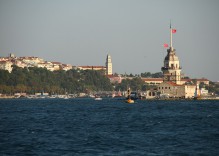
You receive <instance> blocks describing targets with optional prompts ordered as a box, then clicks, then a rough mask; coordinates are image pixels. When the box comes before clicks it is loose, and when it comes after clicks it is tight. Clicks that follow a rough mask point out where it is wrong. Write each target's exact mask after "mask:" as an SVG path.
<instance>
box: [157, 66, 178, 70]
mask: <svg viewBox="0 0 219 156" xmlns="http://www.w3.org/2000/svg"><path fill="white" fill-rule="evenodd" d="M176 69H182V67H181V66H180V67H179V68H176V67H162V68H161V70H162V71H163V70H176Z"/></svg>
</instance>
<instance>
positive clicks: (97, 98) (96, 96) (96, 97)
mask: <svg viewBox="0 0 219 156" xmlns="http://www.w3.org/2000/svg"><path fill="white" fill-rule="evenodd" d="M94 100H102V98H101V97H100V96H99V95H95V98H94Z"/></svg>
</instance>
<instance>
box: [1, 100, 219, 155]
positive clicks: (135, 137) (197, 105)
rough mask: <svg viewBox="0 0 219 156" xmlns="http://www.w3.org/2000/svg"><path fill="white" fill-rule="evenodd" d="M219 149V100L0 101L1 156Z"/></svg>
mask: <svg viewBox="0 0 219 156" xmlns="http://www.w3.org/2000/svg"><path fill="white" fill-rule="evenodd" d="M218 153H219V101H210V100H209V101H199V100H198V101H186V100H177V101H147V100H142V101H141V100H139V101H136V103H134V104H127V103H125V102H124V101H123V100H117V99H103V100H101V101H95V100H94V99H35V100H34V99H31V100H30V99H6V100H0V155H1V156H9V155H13V156H23V155H42V156H44V155H45V156H48V155H53V156H56V155H57V156H60V155H65V156H71V155H76V156H83V155H88V156H90V155H91V156H92V155H93V156H98V155H101V156H102V155H107V156H111V155H115V156H117V155H119V156H120V155H121V156H123V155H124V156H126V155H128V156H129V155H130V156H135V155H137V156H138V155H149V156H150V155H151V156H154V155H159V156H160V155H165V156H166V155H174V156H175V155H218Z"/></svg>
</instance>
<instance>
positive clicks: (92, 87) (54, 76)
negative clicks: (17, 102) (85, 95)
mask: <svg viewBox="0 0 219 156" xmlns="http://www.w3.org/2000/svg"><path fill="white" fill-rule="evenodd" d="M112 89H113V87H112V85H111V84H110V80H109V79H108V78H107V77H105V76H104V74H103V71H92V70H86V71H83V70H73V69H72V70H69V71H61V70H60V71H55V72H51V71H48V70H47V69H45V68H36V67H31V68H19V67H17V66H14V67H13V70H12V72H11V73H9V72H8V71H5V70H0V93H3V94H13V93H16V92H26V93H29V94H34V93H37V92H48V93H50V94H64V93H66V92H68V93H78V92H89V91H99V90H101V91H109V90H112Z"/></svg>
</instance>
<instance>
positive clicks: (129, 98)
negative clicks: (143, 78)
mask: <svg viewBox="0 0 219 156" xmlns="http://www.w3.org/2000/svg"><path fill="white" fill-rule="evenodd" d="M127 92H128V97H127V99H126V101H125V102H126V103H135V101H134V100H132V99H131V96H130V87H129V88H128V91H127Z"/></svg>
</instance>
